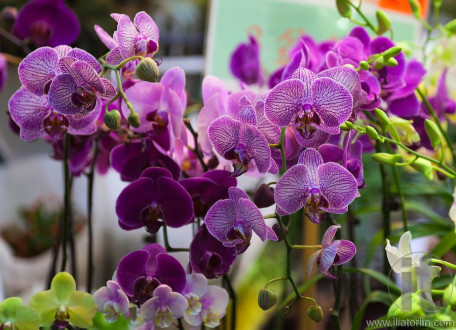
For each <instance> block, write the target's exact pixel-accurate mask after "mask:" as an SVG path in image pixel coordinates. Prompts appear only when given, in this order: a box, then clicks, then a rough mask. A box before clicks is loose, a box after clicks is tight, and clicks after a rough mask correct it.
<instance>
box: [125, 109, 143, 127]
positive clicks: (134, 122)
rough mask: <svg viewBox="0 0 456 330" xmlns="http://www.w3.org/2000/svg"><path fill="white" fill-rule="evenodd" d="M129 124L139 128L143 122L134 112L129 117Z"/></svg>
mask: <svg viewBox="0 0 456 330" xmlns="http://www.w3.org/2000/svg"><path fill="white" fill-rule="evenodd" d="M127 121H128V124H129V125H131V126H133V127H134V128H138V127H139V125H141V120H140V119H139V115H138V114H137V113H136V112H132V113H130V114H129V115H128V119H127Z"/></svg>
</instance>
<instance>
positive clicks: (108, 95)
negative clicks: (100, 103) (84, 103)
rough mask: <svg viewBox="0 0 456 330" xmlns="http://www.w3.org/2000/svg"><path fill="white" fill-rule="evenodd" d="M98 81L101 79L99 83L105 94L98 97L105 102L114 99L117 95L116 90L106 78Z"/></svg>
mask: <svg viewBox="0 0 456 330" xmlns="http://www.w3.org/2000/svg"><path fill="white" fill-rule="evenodd" d="M100 79H101V82H102V84H103V86H104V89H105V92H104V93H103V94H102V95H100V97H101V98H103V99H106V100H110V99H112V98H114V97H115V96H116V94H117V91H116V88H115V87H114V85H113V84H112V83H111V82H110V81H109V80H108V79H106V78H100Z"/></svg>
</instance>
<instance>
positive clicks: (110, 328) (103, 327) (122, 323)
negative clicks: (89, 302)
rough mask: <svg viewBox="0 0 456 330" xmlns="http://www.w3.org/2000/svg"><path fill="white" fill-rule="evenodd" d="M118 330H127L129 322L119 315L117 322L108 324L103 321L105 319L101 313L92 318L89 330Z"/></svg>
mask: <svg viewBox="0 0 456 330" xmlns="http://www.w3.org/2000/svg"><path fill="white" fill-rule="evenodd" d="M119 329H121V330H122V329H129V321H128V320H127V319H126V318H125V316H123V315H120V316H119V318H118V319H117V321H115V322H114V323H109V322H107V321H106V320H105V317H104V315H103V314H102V313H100V312H97V314H96V315H95V317H94V318H93V326H92V328H90V330H119Z"/></svg>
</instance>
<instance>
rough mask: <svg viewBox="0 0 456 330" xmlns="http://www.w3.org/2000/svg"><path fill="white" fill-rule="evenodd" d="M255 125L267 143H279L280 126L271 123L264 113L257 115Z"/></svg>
mask: <svg viewBox="0 0 456 330" xmlns="http://www.w3.org/2000/svg"><path fill="white" fill-rule="evenodd" d="M257 127H258V129H259V130H260V132H261V133H263V135H264V137H265V138H266V140H267V141H268V142H269V143H279V141H280V127H279V126H277V125H274V124H273V123H271V122H270V121H269V119H267V118H266V117H265V116H264V115H261V116H260V117H259V119H258V125H257Z"/></svg>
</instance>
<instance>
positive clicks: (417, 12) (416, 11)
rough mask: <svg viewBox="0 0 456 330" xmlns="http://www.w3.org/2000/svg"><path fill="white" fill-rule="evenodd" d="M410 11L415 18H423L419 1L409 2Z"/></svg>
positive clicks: (409, 0)
mask: <svg viewBox="0 0 456 330" xmlns="http://www.w3.org/2000/svg"><path fill="white" fill-rule="evenodd" d="M408 2H409V6H410V9H411V10H412V13H413V16H415V18H417V19H420V18H421V6H420V4H419V3H418V1H417V0H408Z"/></svg>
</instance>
